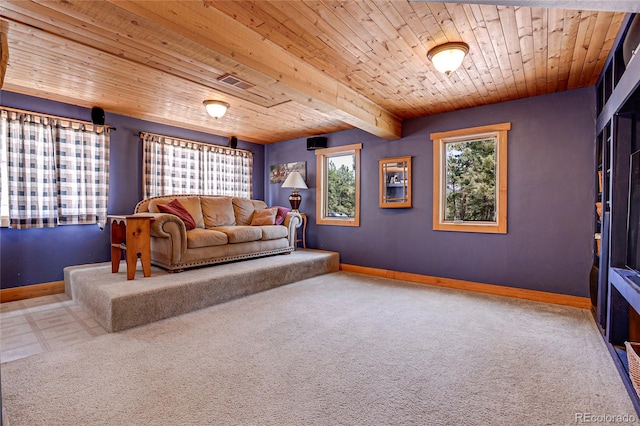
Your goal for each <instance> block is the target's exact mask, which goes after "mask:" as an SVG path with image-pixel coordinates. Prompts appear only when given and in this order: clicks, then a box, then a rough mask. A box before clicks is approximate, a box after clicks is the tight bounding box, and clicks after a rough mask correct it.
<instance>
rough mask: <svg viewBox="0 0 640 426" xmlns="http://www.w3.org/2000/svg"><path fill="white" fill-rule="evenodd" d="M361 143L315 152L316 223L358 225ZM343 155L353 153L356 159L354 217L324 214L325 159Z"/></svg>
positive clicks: (325, 200) (325, 197)
mask: <svg viewBox="0 0 640 426" xmlns="http://www.w3.org/2000/svg"><path fill="white" fill-rule="evenodd" d="M361 150H362V144H361V143H358V144H352V145H343V146H337V147H333V148H323V149H317V150H316V151H315V154H316V188H318V190H317V192H316V224H318V225H334V226H360V151H361ZM343 155H355V159H356V170H355V172H356V194H355V197H356V200H355V207H356V212H355V215H354V217H349V218H340V217H330V216H325V210H326V209H325V207H326V202H327V196H326V188H325V187H326V181H327V159H328V158H331V157H339V156H343Z"/></svg>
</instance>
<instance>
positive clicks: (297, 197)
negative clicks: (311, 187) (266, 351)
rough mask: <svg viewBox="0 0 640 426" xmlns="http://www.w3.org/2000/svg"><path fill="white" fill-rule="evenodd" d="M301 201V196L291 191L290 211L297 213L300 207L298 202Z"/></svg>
mask: <svg viewBox="0 0 640 426" xmlns="http://www.w3.org/2000/svg"><path fill="white" fill-rule="evenodd" d="M301 201H302V196H301V195H300V194H299V193H298V191H293V192H292V193H291V195H289V204H291V210H293V211H294V212H297V211H298V207H300V202H301Z"/></svg>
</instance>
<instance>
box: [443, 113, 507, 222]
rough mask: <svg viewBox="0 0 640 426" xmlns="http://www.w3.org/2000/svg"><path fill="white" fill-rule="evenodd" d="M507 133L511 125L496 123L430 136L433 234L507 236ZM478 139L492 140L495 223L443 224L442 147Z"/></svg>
mask: <svg viewBox="0 0 640 426" xmlns="http://www.w3.org/2000/svg"><path fill="white" fill-rule="evenodd" d="M509 130H511V123H498V124H491V125H487V126H479V127H470V128H466V129H458V130H452V131H447V132H436V133H431V135H430V138H431V140H432V141H433V229H434V230H435V231H454V232H478V233H491V234H506V233H507V157H508V155H507V145H508V144H507V132H508V131H509ZM482 137H496V139H497V143H496V148H497V152H496V156H497V159H496V168H497V169H496V174H497V177H496V181H497V183H496V185H497V191H496V221H495V222H475V221H474V222H471V221H468V222H465V221H455V222H454V221H445V220H444V190H443V185H444V182H445V176H444V172H445V167H444V161H445V158H444V155H445V149H444V145H445V144H446V143H449V142H464V141H465V140H473V139H479V138H482Z"/></svg>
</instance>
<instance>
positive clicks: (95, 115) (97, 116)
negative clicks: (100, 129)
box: [91, 107, 104, 126]
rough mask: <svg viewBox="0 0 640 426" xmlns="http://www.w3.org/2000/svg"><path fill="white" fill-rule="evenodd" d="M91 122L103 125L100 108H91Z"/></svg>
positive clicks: (102, 115)
mask: <svg viewBox="0 0 640 426" xmlns="http://www.w3.org/2000/svg"><path fill="white" fill-rule="evenodd" d="M91 122H92V123H93V124H96V125H98V126H103V125H104V110H103V109H102V108H99V107H93V108H91Z"/></svg>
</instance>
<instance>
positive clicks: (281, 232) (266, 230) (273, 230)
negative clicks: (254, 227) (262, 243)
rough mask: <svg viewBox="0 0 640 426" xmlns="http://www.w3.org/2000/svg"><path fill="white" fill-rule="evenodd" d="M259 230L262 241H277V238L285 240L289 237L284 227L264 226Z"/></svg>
mask: <svg viewBox="0 0 640 426" xmlns="http://www.w3.org/2000/svg"><path fill="white" fill-rule="evenodd" d="M259 228H260V229H261V230H262V239H263V240H277V239H278V238H287V237H288V236H289V231H288V230H287V227H286V226H282V225H264V226H260V227H259Z"/></svg>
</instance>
